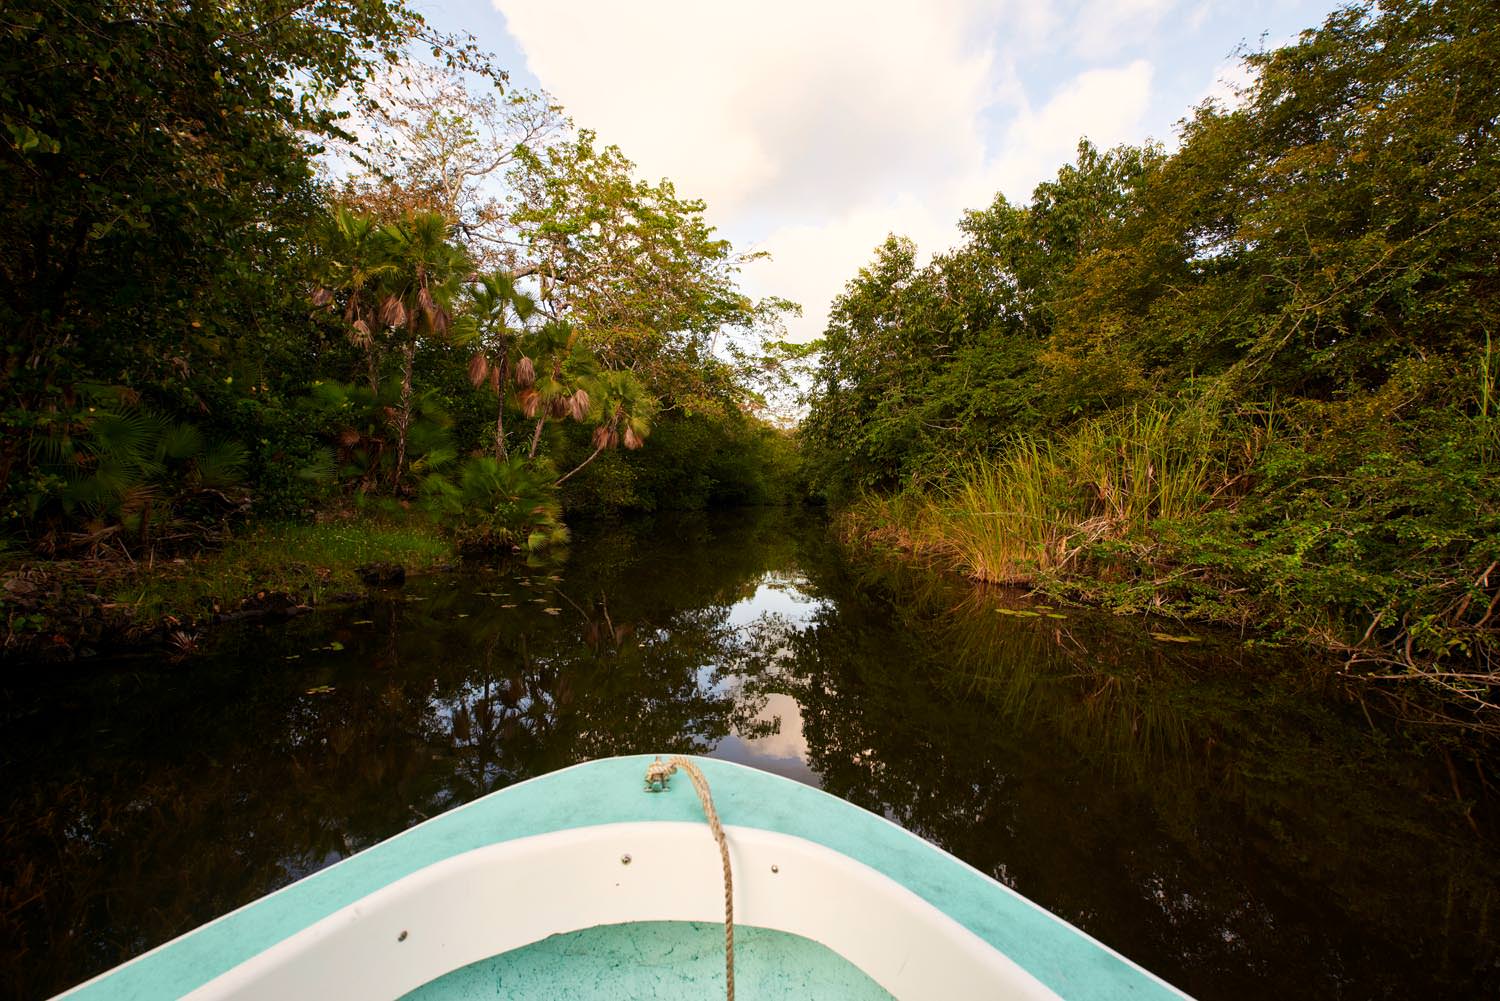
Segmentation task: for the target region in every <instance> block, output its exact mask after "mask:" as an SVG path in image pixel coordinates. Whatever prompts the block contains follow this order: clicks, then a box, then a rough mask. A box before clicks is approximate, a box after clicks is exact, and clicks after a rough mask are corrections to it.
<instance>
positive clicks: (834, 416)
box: [802, 0, 1500, 719]
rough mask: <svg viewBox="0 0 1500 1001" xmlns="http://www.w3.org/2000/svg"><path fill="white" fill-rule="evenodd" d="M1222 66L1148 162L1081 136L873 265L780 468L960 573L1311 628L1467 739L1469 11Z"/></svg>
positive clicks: (1492, 388) (1484, 333) (1374, 24)
mask: <svg viewBox="0 0 1500 1001" xmlns="http://www.w3.org/2000/svg"><path fill="white" fill-rule="evenodd" d="M1247 62H1248V64H1249V67H1250V68H1251V69H1252V70H1253V71H1254V81H1255V82H1254V83H1253V84H1251V85H1250V86H1249V88H1248V89H1247V90H1246V91H1245V92H1244V93H1243V94H1242V95H1241V98H1242V100H1241V101H1240V102H1239V104H1238V106H1237V107H1234V108H1227V107H1224V106H1222V105H1215V104H1212V103H1207V104H1204V105H1203V106H1201V107H1199V108H1198V109H1196V111H1195V112H1194V113H1193V115H1192V116H1191V117H1190V118H1189V119H1187V120H1186V121H1184V122H1183V123H1182V125H1181V135H1180V143H1179V145H1178V147H1177V148H1176V150H1175V151H1170V152H1169V151H1168V150H1166V149H1164V148H1161V147H1156V146H1146V147H1142V148H1130V147H1123V148H1119V149H1113V150H1108V151H1101V150H1098V149H1095V148H1094V147H1092V146H1090V145H1089V144H1088V143H1086V142H1085V143H1083V144H1081V145H1080V147H1079V151H1078V157H1077V160H1076V162H1075V163H1072V164H1069V165H1067V166H1065V167H1063V168H1062V169H1061V170H1059V171H1058V173H1057V175H1056V177H1055V178H1054V179H1052V180H1050V181H1047V182H1046V183H1043V184H1041V185H1039V186H1038V187H1037V188H1036V190H1035V192H1034V193H1033V195H1032V198H1031V201H1030V202H1029V203H1028V204H1025V205H1015V204H1011V203H1010V202H1008V201H1007V200H1006V199H1005V198H1003V197H1000V198H997V199H996V200H995V202H994V203H993V204H992V205H991V206H989V207H988V208H985V209H983V210H980V211H974V212H970V213H968V214H967V215H966V216H965V217H964V219H963V221H962V223H961V229H962V232H963V236H964V239H963V242H962V243H961V244H960V245H959V246H957V247H955V248H954V249H952V250H950V251H948V252H946V253H941V254H938V255H937V256H935V257H934V258H933V259H932V260H931V262H930V263H928V264H925V265H923V264H920V263H919V261H918V257H917V251H916V248H915V247H914V246H913V245H912V244H911V243H910V242H909V241H906V240H903V239H898V238H894V237H893V238H891V239H890V240H888V241H887V242H886V243H885V244H884V245H883V246H881V247H880V248H879V249H878V250H877V252H876V256H875V259H874V260H873V261H872V262H871V263H870V264H869V265H867V266H866V267H864V268H863V269H861V270H860V272H859V273H858V275H857V276H856V277H855V278H854V279H853V280H851V281H850V282H849V284H848V286H847V288H846V290H845V292H844V294H843V295H842V296H841V297H840V298H839V299H838V300H837V302H836V303H835V307H834V309H833V312H832V316H831V320H830V323H829V326H828V330H827V335H826V340H825V344H824V353H823V357H822V362H821V368H820V370H819V374H818V382H817V385H816V387H815V389H814V394H813V399H812V404H811V413H810V414H809V416H808V418H807V420H806V421H805V422H804V426H803V432H802V440H803V442H804V443H805V446H806V451H807V454H806V461H807V462H808V464H809V466H810V468H812V469H813V470H814V476H815V479H816V481H817V483H818V484H819V486H820V489H821V490H822V491H823V492H824V493H825V494H826V495H827V496H828V497H829V498H830V499H831V500H833V501H835V502H837V503H841V504H845V505H849V506H850V509H851V511H852V515H851V525H852V526H853V527H854V528H856V529H861V530H868V531H873V532H874V533H876V534H879V535H884V536H886V537H890V538H894V539H896V540H897V541H898V542H899V543H901V544H903V545H906V546H909V547H912V548H915V549H919V550H924V551H927V552H930V553H934V554H936V555H938V556H940V557H942V558H946V559H948V560H949V561H951V563H952V565H954V566H955V567H957V568H960V569H962V570H964V571H966V572H968V573H970V574H972V575H974V576H976V577H979V578H982V579H986V580H993V581H1005V582H1019V581H1025V582H1031V583H1034V584H1037V585H1038V586H1041V587H1043V588H1048V589H1052V590H1055V591H1061V592H1067V593H1069V594H1071V595H1074V596H1081V597H1084V598H1088V599H1093V600H1099V601H1103V602H1107V603H1109V604H1112V605H1114V606H1116V607H1118V608H1122V609H1132V610H1156V611H1161V612H1166V613H1170V614H1174V615H1179V616H1183V617H1188V618H1200V619H1209V620H1217V621H1227V622H1234V623H1237V624H1241V625H1243V626H1248V627H1251V628H1256V629H1259V628H1264V627H1270V628H1272V629H1279V630H1282V631H1283V633H1284V634H1285V635H1295V636H1304V637H1305V636H1311V637H1313V638H1315V639H1316V640H1318V641H1319V642H1321V643H1324V644H1326V645H1328V646H1331V647H1334V648H1337V649H1339V650H1342V651H1345V652H1346V653H1347V654H1348V656H1349V660H1350V663H1351V665H1359V666H1360V668H1361V670H1362V671H1363V672H1364V673H1366V674H1369V675H1373V676H1397V677H1409V676H1420V677H1422V678H1424V679H1425V680H1426V681H1427V682H1430V683H1431V684H1432V685H1436V686H1438V687H1440V688H1441V689H1442V690H1443V693H1444V694H1445V695H1446V696H1450V697H1451V701H1450V703H1449V704H1450V705H1455V704H1456V705H1459V706H1464V707H1467V710H1473V711H1477V712H1478V713H1479V714H1480V715H1481V716H1484V715H1485V714H1487V713H1492V712H1494V694H1493V693H1494V685H1495V682H1496V677H1497V676H1496V673H1495V672H1496V671H1497V670H1500V663H1497V657H1500V414H1497V412H1496V391H1497V385H1496V379H1497V374H1500V357H1497V347H1496V345H1495V344H1494V337H1496V336H1500V275H1497V272H1496V270H1495V262H1496V260H1497V259H1500V136H1497V127H1500V87H1497V86H1496V83H1495V81H1496V80H1497V79H1500V19H1497V18H1496V16H1495V9H1494V6H1493V4H1491V3H1489V2H1487V0H1397V2H1393V3H1388V4H1381V5H1379V6H1378V7H1377V6H1375V5H1373V4H1360V5H1355V6H1351V7H1348V8H1346V9H1342V10H1339V11H1337V12H1335V13H1334V14H1332V15H1331V16H1330V17H1329V18H1328V19H1327V21H1326V22H1325V23H1324V24H1323V25H1322V26H1321V27H1320V28H1318V29H1316V30H1312V31H1308V32H1305V33H1304V34H1303V35H1302V36H1301V37H1300V38H1299V39H1298V40H1297V41H1296V42H1295V43H1293V44H1290V45H1288V46H1286V47H1283V48H1280V49H1276V50H1274V51H1269V52H1263V53H1257V54H1254V55H1250V56H1248V57H1247ZM1464 718H1465V719H1471V718H1472V717H1469V716H1465V717H1464Z"/></svg>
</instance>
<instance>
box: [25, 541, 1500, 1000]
mask: <svg viewBox="0 0 1500 1001" xmlns="http://www.w3.org/2000/svg"><path fill="white" fill-rule="evenodd" d="M1017 610H1020V611H1022V612H1023V613H1024V614H1014V612H1016V611H1017ZM1151 628H1158V629H1159V628H1160V627H1159V626H1156V627H1151V626H1148V625H1147V624H1145V623H1142V622H1139V621H1130V620H1120V619H1113V618H1110V617H1108V616H1098V615H1094V614H1091V613H1085V612H1079V611H1076V610H1066V611H1058V610H1053V609H1045V608H1038V607H1037V606H1034V605H1031V606H1028V605H1026V604H1024V603H1022V602H1019V601H1018V600H1016V599H1015V598H1014V597H1008V596H1006V595H1003V594H998V593H993V592H979V593H976V592H974V591H972V590H971V589H969V588H967V587H965V586H962V585H960V584H958V583H955V582H951V581H942V580H935V579H933V578H932V577H931V576H930V575H926V574H920V573H916V572H911V571H901V570H897V569H893V568H890V567H886V566H877V565H875V564H874V563H873V562H872V561H870V560H868V559H864V558H861V559H851V558H850V557H849V556H848V555H846V554H844V553H842V552H841V551H840V550H839V549H838V548H837V547H835V546H834V545H832V544H831V543H830V542H829V540H828V536H827V533H826V531H825V530H824V528H823V526H822V525H821V523H819V522H818V521H816V520H814V519H808V518H802V517H800V516H792V515H787V514H783V513H779V512H754V513H745V514H732V515H718V516H713V517H701V518H678V519H660V520H657V521H656V522H654V523H643V524H633V525H626V526H623V527H613V528H608V527H595V528H590V529H585V530H584V531H581V532H579V537H578V540H577V542H576V544H575V545H574V546H573V549H572V552H571V555H570V558H569V559H568V561H567V562H566V563H563V564H561V565H559V566H556V567H534V568H526V567H518V568H515V569H512V570H504V571H502V570H493V569H491V570H485V569H471V570H466V571H465V572H463V573H459V574H452V575H446V576H439V577H432V578H426V579H423V580H419V581H414V582H412V583H411V584H409V585H408V586H407V587H406V588H405V589H404V590H403V591H392V592H388V593H384V594H382V595H380V596H378V597H375V598H374V599H372V600H371V601H370V602H369V603H368V604H367V605H366V606H364V607H362V608H358V609H354V610H350V611H348V612H338V613H333V612H328V613H322V614H319V615H316V616H309V617H306V618H303V619H299V620H294V621H293V622H291V623H284V624H276V625H264V626H248V627H244V628H242V629H236V630H226V631H223V632H221V633H220V634H219V635H218V636H217V637H215V640H214V647H215V649H214V650H213V651H212V652H210V653H209V654H208V655H207V656H204V657H201V658H197V659H194V660H190V661H187V662H184V663H180V664H172V663H170V662H168V661H166V660H165V659H162V658H150V659H136V660H132V661H117V662H115V663H112V664H110V665H108V669H107V670H105V669H102V668H101V669H96V670H91V671H89V672H86V673H85V672H79V671H78V670H77V669H76V668H67V669H64V668H57V669H52V670H55V671H56V672H57V676H56V677H54V678H52V679H50V680H47V681H46V683H45V684H41V683H38V681H37V680H36V679H35V677H34V673H35V672H33V671H28V672H26V675H27V678H28V680H27V681H26V682H24V683H22V682H20V681H19V680H18V679H17V678H15V677H14V676H13V677H12V678H11V679H10V680H9V681H7V682H5V685H6V686H7V687H5V688H3V689H0V721H3V724H4V726H3V735H0V809H3V818H0V852H3V858H4V864H3V868H0V990H3V992H4V994H5V995H6V996H11V997H18V998H38V997H45V996H47V995H49V994H51V993H53V992H55V991H57V990H60V989H62V988H65V987H67V986H69V985H71V984H73V983H75V982H77V981H79V980H82V979H84V978H86V977H88V976H90V975H92V974H94V973H97V972H98V971H100V970H102V969H105V968H107V967H109V966H111V965H113V964H115V963H118V962H120V961H121V960H124V959H126V958H128V957H130V956H132V955H135V954H137V953H139V952H142V951H144V950H145V949H147V948H150V947H151V946H153V945H156V944H157V943H159V942H162V941H164V940H166V939H168V938H170V937H172V936H174V935H177V934H179V933H181V932H183V931H186V930H188V929H189V928H192V927H194V926H195V925H197V924H199V923H201V922H203V921H206V920H208V919H209V918H212V917H214V916H216V915H218V914H221V913H223V912H224V911H227V910H229V909H231V908H233V907H236V906H238V905H240V904H242V903H245V902H246V901H248V900H251V899H253V898H255V897H257V896H259V895H261V894H263V893H266V892H268V891H270V890H273V889H275V888H277V887H279V886H283V885H285V884H286V883H288V882H290V881H291V880H294V879H296V878H298V877H300V876H303V875H306V874H307V873H310V872H312V871H314V870H316V869H319V868H321V867H323V866H326V865H328V864H330V863H332V862H334V861H336V860H338V859H340V858H343V857H344V856H346V855H348V854H350V853H351V852H354V851H358V850H359V849H361V848H364V847H366V846H368V845H371V844H373V843H375V842H376V841H379V840H381V839H383V838H386V837H389V836H390V835H392V834H395V833H396V832H398V831H400V830H402V829H404V828H406V827H409V826H410V825H412V824H414V823H417V822H418V821H420V820H422V819H423V818H425V817H430V816H432V815H434V814H436V813H438V812H440V811H442V810H446V809H448V808H449V807H452V806H455V805H457V804H460V803H463V802H466V801H468V800H471V799H473V798H474V797H476V796H480V795H483V794H484V793H487V792H489V791H491V790H494V789H498V788H500V787H502V786H505V785H507V784H509V783H512V782H515V781H517V780H519V779H523V778H526V777H529V776H532V775H537V774H540V773H543V772H547V771H551V770H553V769H556V768H560V767H563V766H565V765H569V764H572V763H574V762H577V761H581V760H584V759H587V758H594V757H600V756H604V755H612V754H626V753H634V752H645V751H668V750H693V751H699V752H706V753H711V754H714V755H717V756H720V757H725V758H730V759H733V760H736V761H742V762H747V763H750V764H754V765H757V766H759V767H762V768H767V769H770V770H772V771H776V772H780V773H782V774H786V775H790V776H793V777H795V778H797V779H800V780H802V781H805V782H811V783H814V784H817V785H821V786H822V787H823V788H825V789H827V790H829V791H830V792H833V793H835V794H837V795H839V796H842V797H844V798H845V799H848V800H850V801H852V802H854V803H858V804H859V805H861V806H864V807H867V808H869V809H872V810H876V811H879V812H882V813H884V814H885V815H887V816H889V817H891V818H892V819H893V820H896V821H897V822H899V823H901V824H902V825H904V826H906V827H907V828H909V829H911V830H913V831H916V832H917V833H919V834H921V835H923V836H924V837H926V838H928V839H930V840H932V841H934V842H936V843H937V844H939V845H941V846H942V847H944V848H946V849H948V850H949V851H951V852H953V853H955V854H956V855H958V856H960V857H961V858H963V859H965V860H967V861H968V862H970V863H971V864H973V865H975V866H977V867H978V868H979V869H981V870H983V871H985V872H987V873H990V874H992V875H993V876H995V877H996V878H998V879H1000V880H1003V881H1004V882H1005V883H1007V884H1009V885H1010V886H1013V887H1015V888H1016V889H1017V890H1019V891H1020V892H1022V893H1024V894H1026V895H1027V896H1029V897H1031V898H1032V899H1033V900H1035V901H1037V902H1038V903H1040V904H1042V905H1043V906H1045V907H1048V908H1050V909H1051V910H1053V911H1054V912H1056V913H1058V914H1059V915H1061V916H1062V917H1064V918H1066V919H1067V920H1069V921H1071V922H1073V923H1074V924H1077V925H1079V926H1080V927H1082V928H1084V929H1085V930H1087V931H1088V932H1090V933H1091V934H1093V935H1095V936H1096V937H1098V938H1099V939H1101V940H1103V941H1104V942H1105V943H1107V944H1109V945H1110V946H1113V947H1114V948H1116V949H1118V950H1119V951H1121V952H1123V953H1124V954H1125V955H1127V956H1129V957H1131V958H1132V959H1135V960H1137V961H1138V962H1140V963H1142V964H1143V965H1145V966H1146V967H1148V968H1150V969H1152V970H1154V971H1156V972H1158V973H1160V974H1161V975H1162V976H1164V977H1166V978H1167V979H1168V980H1170V981H1172V982H1173V983H1175V984H1177V985H1179V986H1181V987H1182V988H1184V989H1185V990H1187V991H1189V992H1191V993H1193V994H1196V995H1198V996H1200V997H1203V998H1246V999H1249V998H1255V999H1262V998H1294V997H1298V998H1314V997H1317V998H1429V997H1454V998H1460V997H1496V996H1500V949H1497V946H1496V943H1495V941H1494V939H1496V938H1497V937H1500V936H1497V934H1496V928H1495V925H1496V917H1497V911H1500V851H1497V843H1500V839H1497V837H1496V825H1495V813H1496V811H1495V810H1494V809H1493V808H1492V806H1490V803H1491V802H1492V801H1491V800H1489V799H1488V798H1487V793H1486V788H1485V785H1484V783H1483V781H1482V778H1483V774H1482V773H1480V772H1478V771H1476V768H1475V766H1474V764H1473V762H1472V761H1470V760H1468V759H1466V758H1465V757H1464V756H1463V755H1462V754H1460V753H1458V752H1456V751H1455V752H1453V753H1451V754H1448V755H1444V754H1443V753H1441V752H1437V753H1434V752H1426V753H1417V752H1415V751H1413V750H1412V749H1411V744H1410V742H1409V741H1407V740H1406V739H1403V738H1401V737H1400V736H1398V735H1397V734H1396V733H1395V731H1394V730H1393V729H1391V728H1390V727H1388V726H1387V725H1385V724H1384V723H1382V722H1381V721H1380V719H1379V717H1378V716H1377V717H1375V718H1374V720H1373V722H1372V721H1371V720H1369V719H1367V718H1366V715H1365V714H1364V713H1363V712H1362V711H1361V710H1360V709H1359V707H1357V706H1346V705H1344V704H1342V703H1341V702H1339V701H1337V700H1335V699H1332V698H1330V697H1329V694H1328V693H1327V692H1320V691H1317V690H1315V689H1312V688H1310V687H1309V686H1310V685H1311V684H1312V683H1311V682H1309V681H1306V680H1305V678H1306V677H1307V675H1308V672H1306V671H1299V670H1297V668H1296V665H1295V664H1292V663H1288V662H1286V659H1285V658H1281V659H1278V658H1277V657H1275V656H1274V655H1259V656H1258V657H1257V659H1256V661H1255V662H1247V658H1248V657H1249V656H1250V655H1249V654H1247V653H1246V652H1245V651H1244V650H1243V648H1241V647H1239V646H1238V644H1235V643H1233V642H1230V641H1227V640H1226V641H1222V642H1214V641H1212V640H1210V641H1208V642H1202V643H1196V644H1176V643H1170V642H1163V641H1160V640H1154V639H1152V638H1151V637H1150V635H1149V629H1151ZM1174 631H1177V632H1180V631H1181V630H1180V627H1179V629H1177V630H1174ZM13 674H14V672H13ZM1299 679H1304V680H1299ZM1459 797H1463V799H1460V798H1459Z"/></svg>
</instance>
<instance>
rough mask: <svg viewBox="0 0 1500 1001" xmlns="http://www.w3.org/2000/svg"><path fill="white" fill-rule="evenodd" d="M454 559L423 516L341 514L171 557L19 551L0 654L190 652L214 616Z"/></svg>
mask: <svg viewBox="0 0 1500 1001" xmlns="http://www.w3.org/2000/svg"><path fill="white" fill-rule="evenodd" d="M455 559H456V556H455V552H454V547H453V543H452V541H451V540H450V539H449V538H448V537H446V536H445V535H444V534H443V533H442V532H441V531H440V530H439V529H438V528H437V527H436V526H434V525H433V524H432V523H431V522H429V521H427V520H426V519H416V518H413V519H410V520H406V521H394V520H384V519H371V518H355V517H349V518H340V519H337V520H332V521H326V522H320V523H312V524H296V523H292V524H270V525H264V526H260V527H257V528H254V529H251V530H249V531H246V532H245V533H244V534H242V535H239V536H236V537H235V538H234V539H232V540H231V541H230V542H228V543H227V544H225V545H224V546H223V547H222V548H220V549H216V550H209V551H204V552H200V553H196V554H192V555H185V556H181V557H177V558H172V559H152V560H140V561H130V560H125V559H99V560H37V559H27V560H17V561H13V562H12V563H10V564H9V565H7V566H4V567H0V626H3V633H0V658H3V659H5V660H41V661H51V662H57V661H70V660H76V659H79V658H86V657H91V656H93V655H95V654H97V653H99V652H101V651H106V650H107V651H110V652H114V651H119V650H122V649H129V648H137V647H143V646H146V647H149V646H165V647H166V648H167V649H168V650H170V651H172V652H173V653H176V654H188V653H192V652H193V651H194V649H195V648H196V646H197V643H198V641H199V640H200V639H201V637H202V634H203V631H204V630H205V629H206V628H207V627H209V626H210V625H213V624H215V623H217V622H223V621H228V620H233V619H239V618H249V617H257V616H273V615H282V616H288V615H296V614H299V613H302V612H305V611H310V610H311V609H313V608H315V607H318V606H320V605H328V604H341V603H346V602H349V601H355V600H359V599H360V598H361V597H363V595H364V592H365V588H366V587H367V586H368V584H369V583H370V582H374V583H391V582H394V581H395V579H396V578H399V577H402V576H404V575H406V574H416V573H423V572H427V571H431V570H434V569H437V568H439V567H442V566H445V565H448V564H451V563H453V562H454V561H455Z"/></svg>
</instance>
